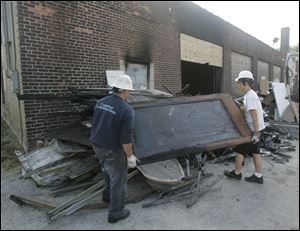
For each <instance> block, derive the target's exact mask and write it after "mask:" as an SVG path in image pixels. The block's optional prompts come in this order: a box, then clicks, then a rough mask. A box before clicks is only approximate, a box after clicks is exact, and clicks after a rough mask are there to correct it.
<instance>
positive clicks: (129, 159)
mask: <svg viewBox="0 0 300 231" xmlns="http://www.w3.org/2000/svg"><path fill="white" fill-rule="evenodd" d="M137 162H140V160H139V159H138V158H137V157H135V155H131V156H129V157H127V166H128V168H135V167H136V164H137Z"/></svg>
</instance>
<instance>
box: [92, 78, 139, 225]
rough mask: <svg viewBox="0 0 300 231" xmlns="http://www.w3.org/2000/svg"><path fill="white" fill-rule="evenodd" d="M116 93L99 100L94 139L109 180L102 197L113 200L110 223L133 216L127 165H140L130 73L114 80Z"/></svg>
mask: <svg viewBox="0 0 300 231" xmlns="http://www.w3.org/2000/svg"><path fill="white" fill-rule="evenodd" d="M112 87H113V94H112V95H110V96H107V97H105V98H102V99H101V100H99V101H98V102H97V104H96V106H95V108H94V116H93V125H92V130H91V136H90V141H91V142H92V143H93V148H94V151H95V153H96V155H97V157H98V159H99V161H100V164H101V168H102V173H103V175H104V180H105V189H104V191H103V195H102V200H103V201H104V202H107V203H110V205H109V213H108V222H110V223H114V222H117V221H118V220H121V219H125V218H127V217H128V216H129V215H130V210H129V209H125V196H126V191H127V173H128V172H127V166H128V167H129V168H134V167H136V161H137V160H138V159H137V158H136V157H135V156H134V155H133V148H132V139H133V135H132V133H133V118H134V110H133V108H132V107H131V106H130V105H129V104H128V103H127V102H126V101H127V99H128V97H129V92H128V91H129V90H133V88H132V81H131V79H130V77H129V76H128V75H121V76H118V77H117V78H116V80H115V81H114V83H113V86H112Z"/></svg>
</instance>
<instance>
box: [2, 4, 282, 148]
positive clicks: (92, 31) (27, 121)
mask: <svg viewBox="0 0 300 231" xmlns="http://www.w3.org/2000/svg"><path fill="white" fill-rule="evenodd" d="M283 32H284V33H283V35H284V36H287V35H288V31H283ZM284 41H286V42H284ZM284 41H283V43H282V50H281V51H282V52H278V51H276V50H274V49H272V48H271V47H269V46H268V45H266V44H264V43H262V42H261V41H259V40H257V39H256V38H254V37H252V36H250V35H249V34H247V33H245V32H243V31H241V30H240V29H238V28H236V27H234V26H233V25H231V24H229V23H227V22H225V21H224V20H222V19H221V18H219V17H217V16H215V15H213V14H211V13H209V12H207V11H206V10H204V9H202V8H200V7H199V6H197V5H195V4H194V3H191V2H151V1H149V2H148V1H147V2H135V1H124V2H122V1H98V2H96V1H45V2H44V1H14V2H11V1H2V2H1V52H2V53H1V70H2V72H1V109H2V110H1V115H2V117H3V118H4V119H5V120H6V121H7V122H8V123H9V124H10V125H11V127H12V128H13V130H14V131H15V132H16V134H17V136H18V138H19V140H20V142H21V143H22V144H23V146H24V147H25V149H26V150H30V149H32V148H34V147H35V145H36V140H37V139H40V138H41V137H43V136H44V135H45V134H46V133H47V132H48V131H49V130H52V129H54V128H56V127H58V126H60V125H62V124H65V123H67V122H69V121H71V120H72V119H74V118H76V116H74V115H68V114H64V115H63V114H61V115H59V116H58V115H55V113H56V112H59V111H64V110H66V108H68V109H70V108H76V107H77V106H78V105H77V104H72V103H70V101H68V100H65V101H47V100H44V101H40V100H30V101H20V100H18V99H17V97H16V94H51V93H56V94H64V93H66V92H67V91H68V89H67V88H68V87H77V88H100V87H105V86H106V84H107V83H106V70H124V71H126V72H127V73H134V71H137V72H136V73H139V74H138V76H137V77H135V78H138V79H137V80H135V81H137V83H139V84H140V85H139V86H142V87H143V88H151V89H158V90H164V87H163V85H165V86H167V87H168V88H169V89H170V90H172V91H174V92H178V91H180V90H181V88H182V87H183V86H185V85H186V84H188V83H189V84H190V85H191V88H190V93H191V94H196V93H201V94H210V93H216V92H226V93H232V94H233V95H236V94H237V92H236V91H235V89H234V85H233V84H232V80H233V78H234V77H235V76H236V74H237V73H238V72H239V71H240V70H242V69H245V68H246V69H249V70H251V71H252V72H253V73H254V75H255V76H256V78H257V80H259V78H260V77H261V76H266V77H267V78H268V79H270V80H273V79H274V78H277V79H280V80H283V79H284V78H283V77H284V76H283V75H284V71H283V67H284V61H285V60H284V58H285V53H286V52H287V48H286V47H288V38H286V39H285V40H284ZM140 76H141V77H140ZM131 77H133V76H131Z"/></svg>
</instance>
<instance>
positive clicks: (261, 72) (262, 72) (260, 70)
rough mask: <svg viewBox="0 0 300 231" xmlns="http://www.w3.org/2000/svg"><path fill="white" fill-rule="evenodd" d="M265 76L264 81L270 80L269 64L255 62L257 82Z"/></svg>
mask: <svg viewBox="0 0 300 231" xmlns="http://www.w3.org/2000/svg"><path fill="white" fill-rule="evenodd" d="M262 76H265V79H267V80H269V79H270V70H269V64H268V63H266V62H263V61H260V60H258V62H257V82H258V83H259V81H260V80H261V77H262Z"/></svg>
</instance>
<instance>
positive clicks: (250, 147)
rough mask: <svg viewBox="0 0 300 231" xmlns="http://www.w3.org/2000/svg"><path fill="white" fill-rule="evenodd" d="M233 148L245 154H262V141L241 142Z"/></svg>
mask: <svg viewBox="0 0 300 231" xmlns="http://www.w3.org/2000/svg"><path fill="white" fill-rule="evenodd" d="M233 150H234V151H235V152H237V153H239V154H242V155H243V156H246V155H252V154H260V142H257V143H256V144H252V143H246V144H241V145H238V146H236V147H235V148H234V149H233Z"/></svg>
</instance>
